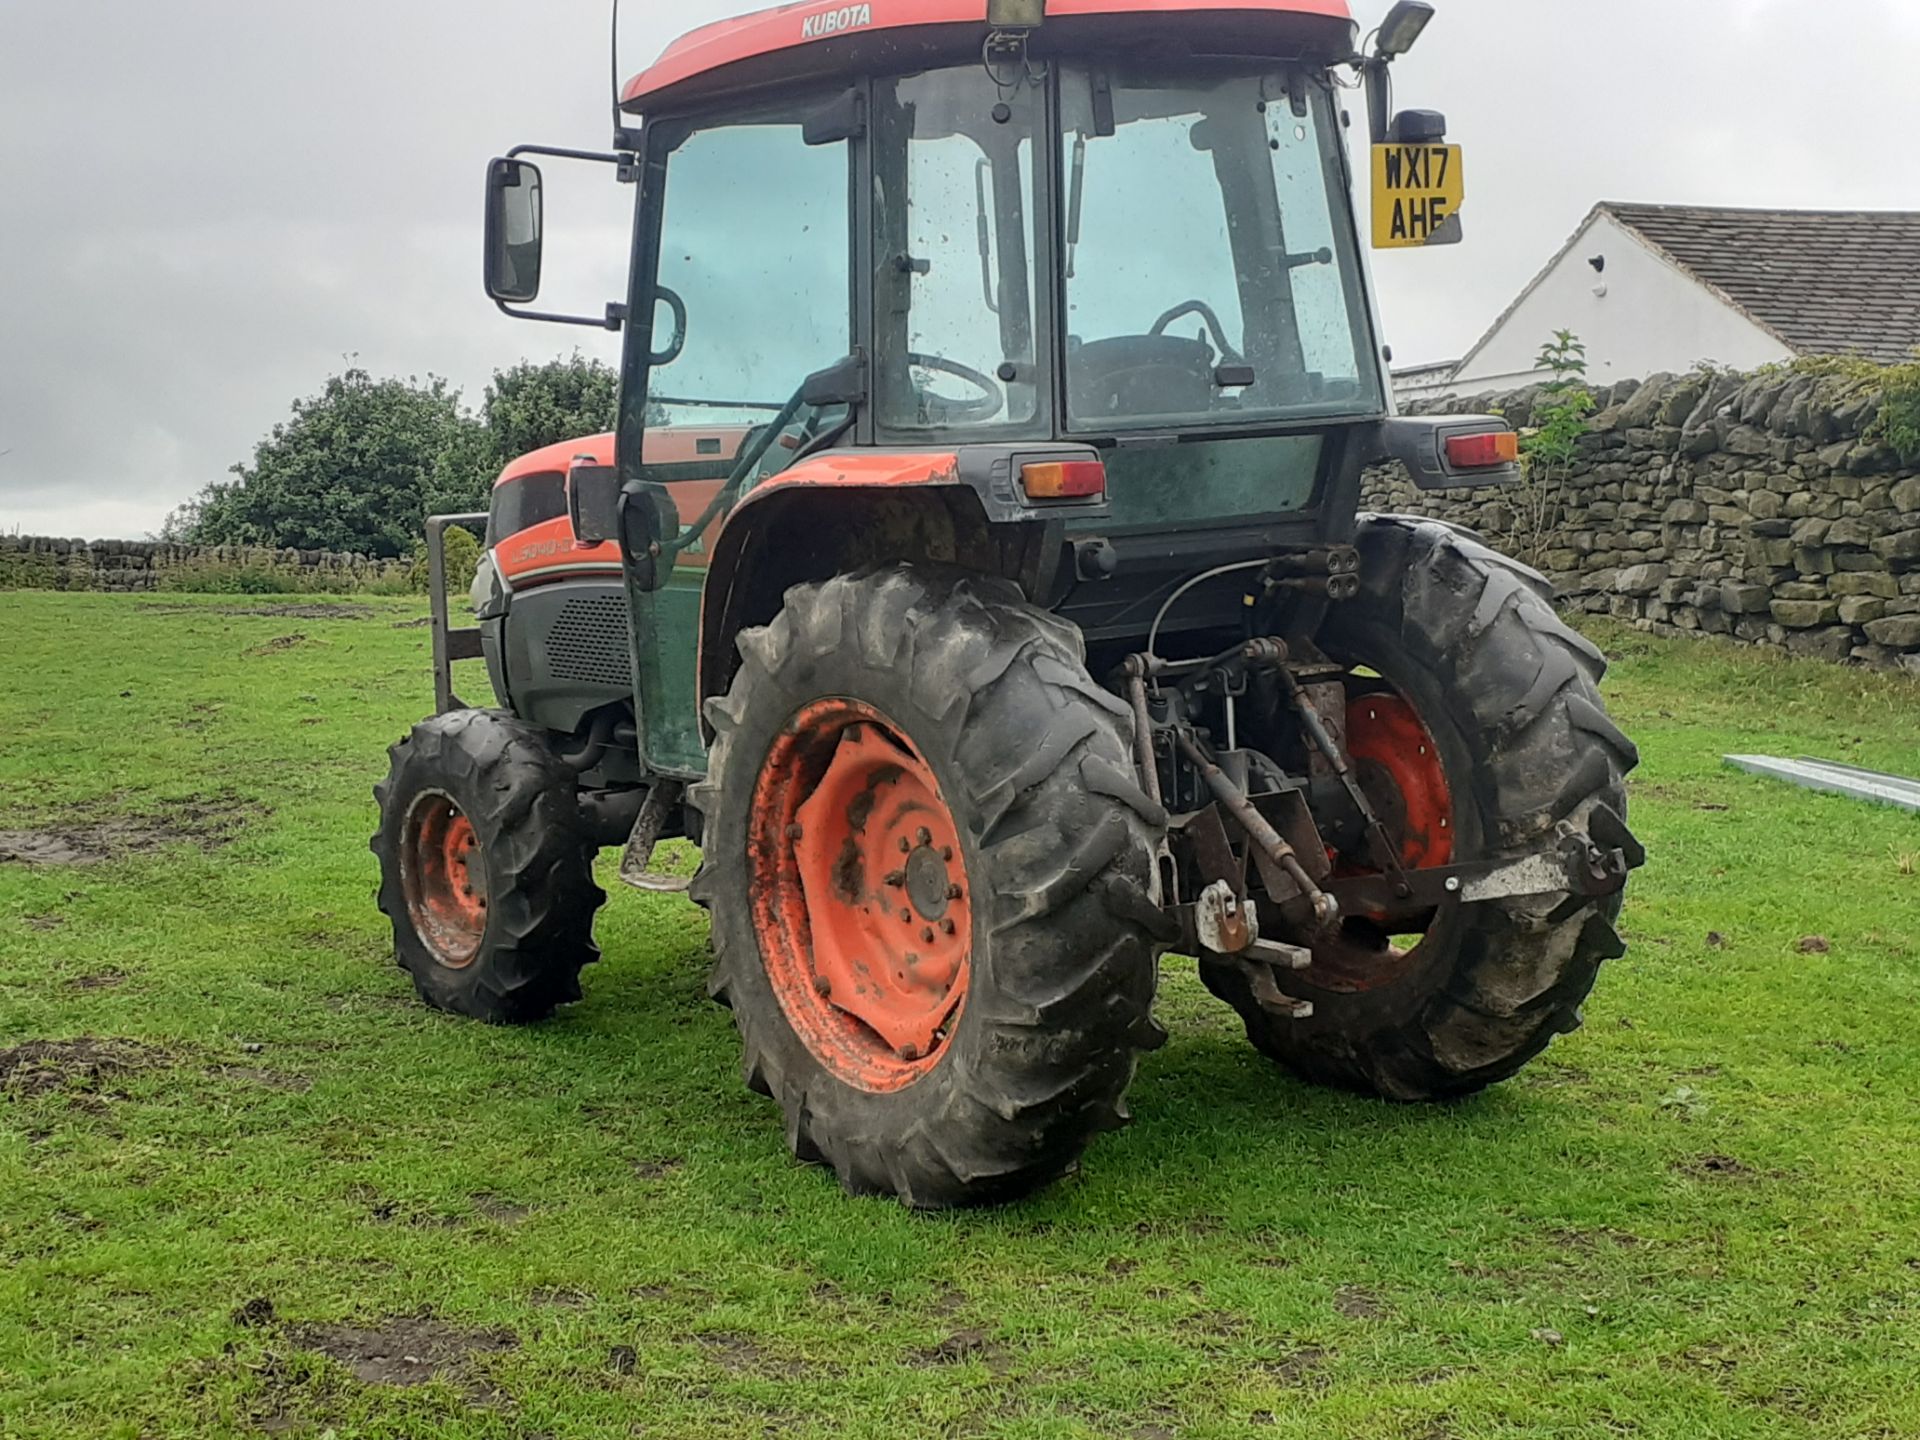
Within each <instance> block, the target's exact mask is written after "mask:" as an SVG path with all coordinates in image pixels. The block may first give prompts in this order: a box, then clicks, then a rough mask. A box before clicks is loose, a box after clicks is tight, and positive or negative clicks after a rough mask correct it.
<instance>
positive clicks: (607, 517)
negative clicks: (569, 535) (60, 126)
mask: <svg viewBox="0 0 1920 1440" xmlns="http://www.w3.org/2000/svg"><path fill="white" fill-rule="evenodd" d="M567 517H568V519H569V520H571V521H572V522H573V538H574V540H575V542H576V543H578V544H581V545H600V544H603V543H605V542H606V541H608V540H617V539H619V538H620V472H619V471H618V470H616V469H614V467H613V466H611V465H602V464H600V463H599V462H598V461H596V460H594V459H592V458H591V457H590V456H585V455H583V456H581V457H580V458H579V459H577V460H575V461H574V462H573V464H572V466H571V467H570V468H569V469H568V470H567Z"/></svg>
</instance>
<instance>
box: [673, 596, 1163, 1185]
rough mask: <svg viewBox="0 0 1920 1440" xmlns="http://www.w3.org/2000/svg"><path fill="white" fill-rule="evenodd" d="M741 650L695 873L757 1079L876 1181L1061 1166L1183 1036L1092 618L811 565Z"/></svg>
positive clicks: (981, 1176)
mask: <svg viewBox="0 0 1920 1440" xmlns="http://www.w3.org/2000/svg"><path fill="white" fill-rule="evenodd" d="M740 651H741V656H742V659H743V662H744V663H743V665H742V667H741V670H740V673H739V675H738V677H737V679H736V680H735V682H734V684H733V687H732V689H731V691H730V692H729V693H728V695H727V696H726V697H724V698H723V699H720V700H716V701H714V702H712V704H711V705H710V706H709V709H708V715H709V718H710V719H711V721H712V723H713V726H714V728H715V731H716V739H715V744H714V748H713V753H712V757H711V766H710V770H709V776H708V779H707V781H706V782H705V783H703V784H702V785H700V786H699V787H697V788H696V789H695V791H694V794H693V801H694V803H695V804H696V805H697V806H698V807H699V809H700V810H701V812H702V814H703V818H704V826H703V843H702V854H703V864H702V867H701V870H700V874H699V877H698V879H697V880H696V881H695V883H694V887H693V895H694V898H695V899H696V900H698V901H699V902H700V903H701V904H703V905H705V906H706V907H707V908H708V909H709V910H710V911H711V912H712V916H713V939H714V952H715V965H714V971H713V978H712V981H711V989H712V992H713V994H714V996H715V997H716V998H717V999H719V1000H721V1001H722V1002H723V1003H725V1004H727V1005H729V1006H731V1007H732V1010H733V1014H734V1020H735V1023H736V1024H737V1025H738V1027H739V1030H740V1035H741V1040H742V1043H743V1046H744V1049H745V1066H746V1075H747V1081H748V1084H749V1085H750V1086H752V1087H753V1088H755V1089H757V1090H760V1091H762V1092H763V1093H766V1094H769V1095H771V1096H773V1098H774V1099H775V1100H776V1101H778V1103H779V1105H780V1107H781V1109H782V1110H783V1111H784V1112H785V1117H786V1128H787V1140H788V1144H789V1145H790V1146H791V1147H792V1149H793V1152H794V1154H796V1155H797V1156H799V1157H800V1158H801V1159H804V1160H811V1161H821V1162H824V1163H826V1164H829V1165H831V1166H832V1167H833V1168H834V1169H835V1171H836V1172H838V1174H839V1176H840V1179H841V1182H842V1183H843V1184H844V1185H845V1186H846V1187H847V1189H849V1190H851V1191H854V1192H856V1193H881V1194H891V1195H896V1196H898V1197H899V1198H900V1199H902V1200H903V1201H905V1202H906V1203H908V1204H910V1205H914V1206H919V1207H926V1208H939V1207H945V1206H952V1205H962V1204H979V1203H987V1202H994V1201H1001V1200H1007V1199H1012V1198H1014V1197H1016V1196H1019V1195H1022V1194H1025V1193H1027V1192H1029V1191H1031V1190H1034V1189H1036V1188H1037V1187H1039V1186H1041V1185H1044V1184H1046V1183H1047V1182H1049V1181H1051V1180H1053V1179H1055V1178H1056V1177H1058V1176H1060V1175H1062V1174H1064V1173H1065V1172H1066V1171H1068V1170H1069V1169H1071V1168H1072V1167H1073V1165H1074V1164H1075V1162H1076V1161H1077V1160H1078V1158H1079V1156H1080V1154H1081V1152H1082V1151H1083V1150H1084V1149H1085V1147H1086V1145H1087V1144H1088V1143H1089V1141H1091V1140H1092V1138H1093V1137H1094V1136H1095V1135H1096V1134H1098V1133H1099V1132H1100V1131H1102V1130H1106V1129H1111V1128H1113V1127H1114V1126H1116V1125H1118V1124H1119V1123H1120V1122H1121V1120H1122V1118H1123V1115H1124V1112H1123V1110H1122V1106H1121V1097H1122V1095H1123V1094H1124V1092H1125V1090H1126V1088H1127V1085H1128V1083H1129V1082H1130V1081H1131V1079H1132V1077H1133V1071H1134V1064H1135V1057H1136V1055H1137V1052H1139V1051H1140V1050H1142V1049H1144V1048H1147V1047H1149V1046H1151V1045H1153V1044H1156V1043H1158V1041H1159V1040H1160V1039H1162V1038H1164V1035H1163V1032H1161V1031H1160V1030H1159V1029H1158V1027H1156V1026H1155V1025H1154V1023H1153V1021H1152V1018H1151V1013H1150V1012H1151V1007H1152V1002H1153V990H1154V952H1153V948H1152V945H1151V942H1150V940H1149V931H1148V928H1147V926H1148V923H1149V922H1150V920H1151V917H1152V915H1153V909H1152V905H1151V902H1150V900H1149V899H1148V885H1149V877H1150V874H1151V863H1152V854H1153V844H1154V838H1155V835H1156V832H1157V828H1158V827H1160V826H1162V825H1164V823H1165V817H1164V814H1163V813H1162V812H1161V811H1160V810H1159V808H1158V807H1157V806H1155V805H1154V804H1153V803H1152V802H1151V801H1150V800H1148V799H1147V797H1146V796H1145V795H1144V794H1143V793H1142V792H1141V791H1140V789H1139V788H1138V786H1137V784H1136V783H1135V781H1134V778H1133V771H1132V766H1131V762H1130V760H1129V750H1128V742H1129V734H1130V732H1129V726H1130V719H1129V716H1128V712H1127V711H1126V710H1125V708H1124V707H1123V706H1121V705H1120V704H1119V703H1118V702H1117V701H1115V700H1114V699H1113V697H1111V696H1109V695H1108V694H1106V692H1104V691H1102V690H1101V689H1100V688H1099V687H1098V686H1097V685H1095V684H1094V683H1093V681H1092V680H1091V679H1090V678H1089V677H1088V675H1087V673H1086V669H1085V666H1084V663H1083V660H1082V657H1081V651H1080V644H1079V638H1078V634H1077V632H1076V631H1074V630H1073V629H1072V628H1071V627H1070V626H1067V625H1064V624H1062V623H1061V622H1060V621H1059V620H1057V619H1055V618H1054V617H1052V616H1050V615H1047V614H1045V613H1044V612H1041V611H1038V610H1035V609H1032V608H1031V607H1029V606H1027V605H1025V604H1024V603H1022V601H1021V599H1020V596H1019V593H1018V592H1017V591H1016V590H1013V589H1012V588H1011V587H1010V586H1006V585H1005V584H1004V583H1002V582H998V581H991V580H985V579H979V578H973V577H966V576H961V575H956V574H952V573H945V572H941V573H931V572H927V571H921V570H916V569H912V568H907V567H900V568H889V569H882V570H878V571H873V572H867V573H862V574H858V575H853V576H842V577H838V578H836V579H833V580H830V581H827V582H825V583H824V584H818V585H803V586H799V587H796V588H795V589H794V590H792V591H790V592H789V593H788V595H787V601H786V608H785V609H784V610H783V611H782V612H781V614H780V615H779V616H778V617H777V618H776V619H775V620H774V622H773V623H772V624H771V625H770V626H768V627H766V628H765V629H762V630H754V631H749V632H747V633H746V634H744V635H743V636H742V637H741V640H740Z"/></svg>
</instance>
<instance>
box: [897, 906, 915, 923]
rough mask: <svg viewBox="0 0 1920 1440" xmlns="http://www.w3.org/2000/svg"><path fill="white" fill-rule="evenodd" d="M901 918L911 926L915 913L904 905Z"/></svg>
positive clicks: (901, 909) (901, 908)
mask: <svg viewBox="0 0 1920 1440" xmlns="http://www.w3.org/2000/svg"><path fill="white" fill-rule="evenodd" d="M900 918H901V920H903V921H904V922H905V923H907V924H908V925H911V924H912V923H913V911H911V910H909V909H907V907H906V906H904V905H902V906H901V907H900Z"/></svg>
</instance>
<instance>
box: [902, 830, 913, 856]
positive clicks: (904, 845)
mask: <svg viewBox="0 0 1920 1440" xmlns="http://www.w3.org/2000/svg"><path fill="white" fill-rule="evenodd" d="M911 849H913V846H912V845H910V844H908V843H907V837H906V836H904V835H902V836H901V837H900V853H901V854H902V855H904V854H906V853H907V852H908V851H909V850H911Z"/></svg>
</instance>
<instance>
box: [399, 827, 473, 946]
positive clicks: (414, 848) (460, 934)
mask: <svg viewBox="0 0 1920 1440" xmlns="http://www.w3.org/2000/svg"><path fill="white" fill-rule="evenodd" d="M400 878H401V888H402V889H403V890H404V891H405V892H406V897H407V914H408V915H409V916H410V917H411V919H412V921H413V929H414V933H415V934H417V935H418V936H419V937H420V939H421V941H422V943H424V944H425V945H426V947H427V949H428V950H429V951H431V952H432V954H433V958H434V959H436V960H438V961H439V962H440V963H441V964H442V965H445V966H446V967H447V968H448V969H450V970H460V969H464V968H465V967H467V966H468V965H471V964H472V963H473V961H474V959H475V957H476V956H478V955H479V953H480V942H481V940H482V939H483V938H484V937H485V935H486V932H487V871H486V866H485V865H484V864H482V863H481V854H480V841H479V837H478V836H477V835H475V834H474V830H473V822H472V821H471V820H469V819H468V818H467V817H466V815H465V814H464V813H463V812H462V811H461V809H460V807H459V806H458V805H456V804H454V803H453V800H452V799H451V798H450V797H448V796H447V795H444V794H442V793H440V792H439V791H429V792H428V793H426V794H424V795H422V796H421V797H420V798H419V799H418V800H416V801H414V803H413V808H412V809H411V810H409V811H408V812H407V819H406V824H405V830H404V833H403V835H402V837H401V852H400Z"/></svg>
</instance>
